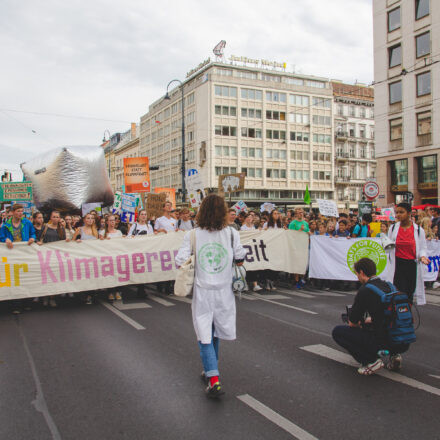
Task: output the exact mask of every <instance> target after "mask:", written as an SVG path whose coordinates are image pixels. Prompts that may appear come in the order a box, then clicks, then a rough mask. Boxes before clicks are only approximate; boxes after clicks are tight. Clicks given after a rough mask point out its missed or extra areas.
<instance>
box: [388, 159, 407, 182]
mask: <svg viewBox="0 0 440 440" xmlns="http://www.w3.org/2000/svg"><path fill="white" fill-rule="evenodd" d="M390 165H391V185H397V186H406V185H408V159H401V160H394V161H392V162H390Z"/></svg>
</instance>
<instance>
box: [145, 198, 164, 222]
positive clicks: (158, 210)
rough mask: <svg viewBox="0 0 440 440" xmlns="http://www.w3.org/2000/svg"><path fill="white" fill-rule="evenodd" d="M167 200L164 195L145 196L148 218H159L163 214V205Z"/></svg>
mask: <svg viewBox="0 0 440 440" xmlns="http://www.w3.org/2000/svg"><path fill="white" fill-rule="evenodd" d="M166 200H167V195H166V194H165V193H160V194H153V193H150V194H148V196H147V201H146V203H145V206H146V209H147V215H148V217H149V218H150V217H156V218H157V217H160V216H162V214H163V204H164V203H165V202H166Z"/></svg>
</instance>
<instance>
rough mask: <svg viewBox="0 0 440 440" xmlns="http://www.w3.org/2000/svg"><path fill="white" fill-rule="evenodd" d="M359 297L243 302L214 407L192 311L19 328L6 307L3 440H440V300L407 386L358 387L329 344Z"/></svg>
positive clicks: (32, 317) (39, 320) (46, 318)
mask: <svg viewBox="0 0 440 440" xmlns="http://www.w3.org/2000/svg"><path fill="white" fill-rule="evenodd" d="M147 291H148V290H147ZM353 293H354V292H351V293H350V292H348V293H347V292H345V293H344V292H335V291H332V292H323V291H317V290H311V291H310V290H309V291H307V290H301V291H295V290H288V289H287V288H284V289H279V290H277V291H276V292H272V294H270V295H269V294H266V295H261V296H260V295H258V296H257V295H252V296H248V295H246V296H245V297H243V298H242V300H241V301H238V300H237V311H238V316H237V327H238V328H237V330H238V339H237V341H234V342H223V341H222V342H221V346H220V372H221V380H222V382H223V385H224V389H225V391H226V394H225V396H223V398H222V399H221V400H218V401H217V400H210V399H208V398H207V397H206V396H205V394H204V390H203V388H204V386H203V384H202V382H201V380H200V377H199V375H200V372H201V370H202V366H201V362H200V358H199V354H198V348H197V344H196V340H195V335H194V331H193V327H192V321H191V307H190V304H189V300H186V301H182V300H179V299H177V298H175V297H173V296H159V295H158V293H157V292H156V291H155V290H151V291H149V294H150V297H149V298H147V299H146V300H139V299H136V297H135V295H134V292H131V291H128V292H127V293H126V294H125V295H124V303H119V304H118V303H115V305H108V304H107V303H104V304H103V303H100V302H97V303H96V304H94V305H92V306H87V305H85V304H83V303H81V301H79V300H78V299H75V300H71V299H65V300H64V302H63V303H60V305H59V307H58V308H57V309H44V308H43V307H42V306H41V305H38V306H36V307H35V309H34V310H32V311H30V312H25V313H23V314H22V315H19V316H13V315H11V314H10V313H9V312H8V310H7V307H6V304H5V303H3V304H0V333H1V335H2V336H1V339H0V377H1V384H2V385H1V399H0V402H1V410H0V439H7V440H22V439H26V440H27V439H32V440H39V439H41V440H43V439H44V440H46V439H47V440H49V439H63V440H67V439H72V440H77V439H82V440H83V439H84V440H88V439H93V440H101V439H105V440H111V439H129V440H137V439H210V440H215V439H240V440H244V439H274V440H275V439H276V440H277V439H292V438H298V439H301V440H303V439H304V440H306V439H313V438H318V439H328V440H330V439H375V440H377V439H385V438H386V439H440V417H439V410H440V351H439V346H440V335H439V331H438V328H439V327H438V320H439V317H440V296H439V295H438V294H434V293H433V294H430V295H429V297H428V301H429V303H430V304H428V305H426V306H424V307H421V308H420V315H421V326H420V328H419V330H418V331H417V336H418V341H417V342H416V343H415V344H413V346H412V347H411V349H410V351H409V352H408V353H407V354H405V355H404V363H403V369H402V371H401V373H400V374H397V373H391V372H385V373H383V375H376V376H372V377H362V376H360V375H359V374H358V373H357V372H356V369H355V368H354V367H353V366H352V365H349V364H350V362H351V361H350V357H349V356H347V355H345V354H344V353H343V350H342V349H340V348H339V347H337V345H336V344H335V343H334V342H333V341H332V339H331V336H330V334H331V330H332V328H333V327H334V326H335V325H337V324H339V323H340V314H341V312H342V311H343V310H344V309H345V305H346V304H350V303H351V302H352V300H353ZM273 295H275V296H273Z"/></svg>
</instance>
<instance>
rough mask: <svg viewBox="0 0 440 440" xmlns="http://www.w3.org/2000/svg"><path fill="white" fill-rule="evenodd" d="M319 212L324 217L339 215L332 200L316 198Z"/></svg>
mask: <svg viewBox="0 0 440 440" xmlns="http://www.w3.org/2000/svg"><path fill="white" fill-rule="evenodd" d="M316 201H317V202H318V207H319V212H320V213H321V214H322V215H324V216H325V217H339V212H338V207H337V206H336V203H335V202H334V201H333V200H324V199H316Z"/></svg>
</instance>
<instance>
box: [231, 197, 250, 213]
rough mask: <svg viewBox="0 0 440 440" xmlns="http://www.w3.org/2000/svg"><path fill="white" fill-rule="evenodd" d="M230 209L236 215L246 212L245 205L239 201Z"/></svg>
mask: <svg viewBox="0 0 440 440" xmlns="http://www.w3.org/2000/svg"><path fill="white" fill-rule="evenodd" d="M232 208H233V209H235V212H236V213H237V214H238V213H239V212H241V211H246V210H247V205H246V203H244V202H243V200H240V201H239V202H237V203H236V204H235V205H234V206H233V207H232Z"/></svg>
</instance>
